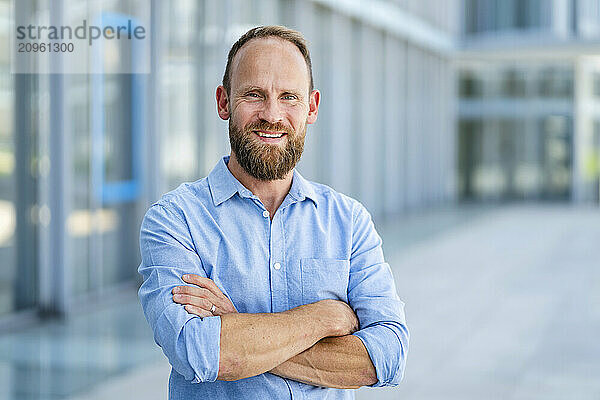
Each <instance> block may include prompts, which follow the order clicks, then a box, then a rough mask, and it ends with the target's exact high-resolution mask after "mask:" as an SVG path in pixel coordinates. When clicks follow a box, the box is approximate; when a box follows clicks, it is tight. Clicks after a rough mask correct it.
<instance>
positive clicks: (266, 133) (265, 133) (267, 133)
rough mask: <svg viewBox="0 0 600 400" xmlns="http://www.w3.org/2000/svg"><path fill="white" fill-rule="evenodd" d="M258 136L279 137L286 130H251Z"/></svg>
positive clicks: (284, 133)
mask: <svg viewBox="0 0 600 400" xmlns="http://www.w3.org/2000/svg"><path fill="white" fill-rule="evenodd" d="M253 132H254V133H256V134H257V135H258V136H260V137H264V138H280V137H282V136H283V135H286V134H287V132H271V131H253Z"/></svg>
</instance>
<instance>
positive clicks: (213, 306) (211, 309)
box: [210, 304, 217, 314]
mask: <svg viewBox="0 0 600 400" xmlns="http://www.w3.org/2000/svg"><path fill="white" fill-rule="evenodd" d="M216 309H217V307H215V305H214V304H213V305H212V307H211V308H210V312H211V313H212V314H214V313H215V310H216Z"/></svg>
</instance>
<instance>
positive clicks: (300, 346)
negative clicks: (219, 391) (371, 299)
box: [218, 303, 336, 380]
mask: <svg viewBox="0 0 600 400" xmlns="http://www.w3.org/2000/svg"><path fill="white" fill-rule="evenodd" d="M318 311H319V308H318V305H317V304H316V303H315V304H308V305H304V306H301V307H297V308H294V309H292V310H289V311H285V312H282V313H273V314H271V313H266V314H237V313H231V314H227V315H223V316H221V340H220V361H219V375H218V379H220V380H238V379H243V378H247V377H250V376H255V375H259V374H261V373H264V372H267V371H269V370H270V369H272V368H274V367H275V366H277V365H279V364H281V363H282V362H284V361H285V360H287V359H289V358H291V357H293V356H295V355H296V354H298V353H301V352H302V351H304V350H306V349H308V348H309V347H311V346H312V345H314V344H315V343H316V342H318V341H319V340H320V339H322V338H324V337H326V336H330V335H333V334H335V328H336V326H335V324H334V323H332V321H330V320H327V319H323V320H319V314H320V313H319V312H318Z"/></svg>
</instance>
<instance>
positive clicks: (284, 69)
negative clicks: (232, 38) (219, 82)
mask: <svg viewBox="0 0 600 400" xmlns="http://www.w3.org/2000/svg"><path fill="white" fill-rule="evenodd" d="M270 71H273V72H275V71H277V72H279V73H282V74H284V75H293V72H295V71H301V73H302V75H303V76H302V78H304V79H306V81H307V82H308V80H309V74H308V66H307V64H306V60H305V59H304V57H303V56H302V53H301V52H300V50H299V49H298V47H296V45H295V44H294V43H292V42H290V41H288V40H284V39H281V38H278V37H266V38H255V39H251V40H250V41H248V42H247V43H245V44H244V46H242V48H240V50H239V51H238V53H237V54H236V55H235V57H234V59H233V63H232V70H231V73H232V75H231V78H232V81H235V80H237V79H236V78H239V77H240V75H242V76H252V75H255V73H259V72H262V73H265V72H270ZM232 83H233V82H232ZM238 83H239V82H238Z"/></svg>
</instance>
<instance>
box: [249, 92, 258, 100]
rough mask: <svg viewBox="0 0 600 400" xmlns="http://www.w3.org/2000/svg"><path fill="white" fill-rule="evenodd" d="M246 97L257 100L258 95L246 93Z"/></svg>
mask: <svg viewBox="0 0 600 400" xmlns="http://www.w3.org/2000/svg"><path fill="white" fill-rule="evenodd" d="M246 97H252V98H255V99H257V98H259V97H260V96H259V95H258V93H247V94H246Z"/></svg>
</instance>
